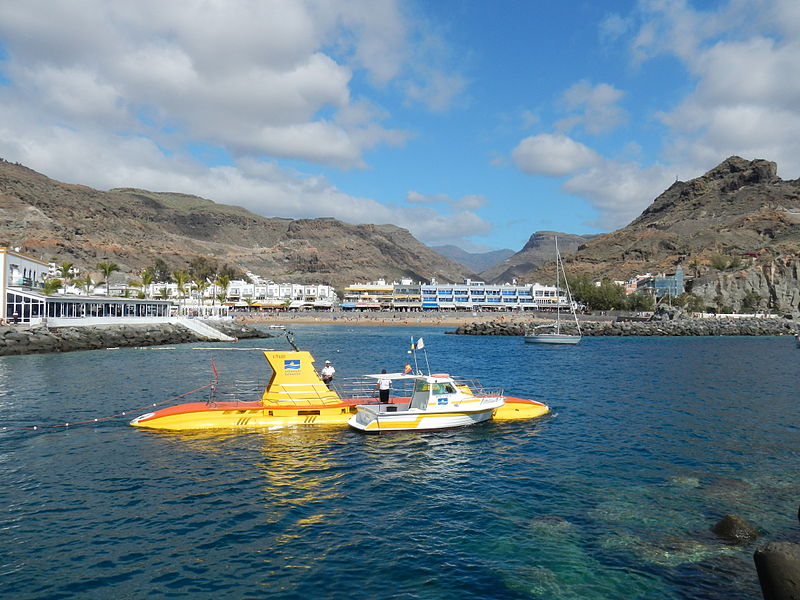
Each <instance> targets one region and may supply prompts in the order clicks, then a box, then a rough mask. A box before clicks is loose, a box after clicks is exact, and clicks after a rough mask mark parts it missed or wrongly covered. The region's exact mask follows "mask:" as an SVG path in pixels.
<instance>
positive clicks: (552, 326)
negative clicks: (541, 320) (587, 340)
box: [525, 237, 581, 345]
mask: <svg viewBox="0 0 800 600" xmlns="http://www.w3.org/2000/svg"><path fill="white" fill-rule="evenodd" d="M555 243H556V320H555V322H553V323H548V324H547V325H537V326H535V327H533V328H531V329H528V331H527V332H526V333H525V343H527V344H562V345H575V344H577V343H578V342H580V341H581V326H580V323H578V315H577V313H576V312H575V304H574V303H573V301H572V292H570V289H569V282H568V281H567V274H566V272H565V271H564V261H563V260H561V253H560V252H559V251H558V238H557V237H556V238H555ZM562 279H563V281H564V289H565V290H566V292H567V301H568V302H569V309H570V312H571V313H572V318H573V319H574V320H575V328H576V330H577V332H578V333H577V334H572V333H562V332H561V294H560V293H559V290H561V287H560V284H561V280H562Z"/></svg>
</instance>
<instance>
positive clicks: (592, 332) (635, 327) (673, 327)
mask: <svg viewBox="0 0 800 600" xmlns="http://www.w3.org/2000/svg"><path fill="white" fill-rule="evenodd" d="M526 330H527V326H526V325H524V324H520V323H506V322H504V321H490V322H478V323H470V324H468V325H462V326H461V327H458V328H457V329H456V330H455V331H451V332H448V333H453V334H456V335H520V336H521V335H525V332H526ZM797 330H798V324H797V322H796V321H794V320H793V319H788V318H757V317H743V318H736V319H695V318H691V317H689V316H686V314H685V313H683V312H682V311H680V310H664V311H662V312H660V313H657V314H656V315H654V317H653V319H652V320H650V321H623V320H616V321H612V322H597V321H586V322H583V323H581V334H582V335H584V336H587V337H593V336H720V335H746V336H754V335H795V333H796V332H797ZM561 331H562V332H563V333H569V334H575V333H577V328H576V326H575V323H573V322H562V324H561Z"/></svg>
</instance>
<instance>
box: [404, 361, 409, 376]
mask: <svg viewBox="0 0 800 600" xmlns="http://www.w3.org/2000/svg"><path fill="white" fill-rule="evenodd" d="M409 373H411V365H410V364H409V363H406V366H405V367H403V375H408V374H409Z"/></svg>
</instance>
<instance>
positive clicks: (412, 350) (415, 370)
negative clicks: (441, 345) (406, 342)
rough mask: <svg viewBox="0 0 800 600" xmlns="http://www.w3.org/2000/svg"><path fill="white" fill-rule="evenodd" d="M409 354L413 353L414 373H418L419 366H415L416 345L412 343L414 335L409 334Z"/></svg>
mask: <svg viewBox="0 0 800 600" xmlns="http://www.w3.org/2000/svg"><path fill="white" fill-rule="evenodd" d="M409 352H411V354H413V355H414V373H419V367H418V366H417V347H416V346H415V345H414V336H413V335H412V336H411V350H409Z"/></svg>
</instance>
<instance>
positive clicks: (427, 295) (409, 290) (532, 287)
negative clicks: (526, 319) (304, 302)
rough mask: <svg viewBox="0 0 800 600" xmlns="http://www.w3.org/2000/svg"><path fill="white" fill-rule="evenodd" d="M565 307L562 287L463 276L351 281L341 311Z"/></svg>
mask: <svg viewBox="0 0 800 600" xmlns="http://www.w3.org/2000/svg"><path fill="white" fill-rule="evenodd" d="M559 305H560V306H561V307H562V308H566V307H569V301H568V300H567V297H566V294H565V292H564V290H561V293H560V294H559V291H558V290H557V289H556V287H555V286H548V285H541V284H539V283H533V284H526V285H518V284H516V283H514V284H508V283H504V284H487V283H484V282H483V281H472V280H470V279H467V280H466V281H464V283H456V284H450V283H448V284H441V283H436V280H432V281H431V283H428V284H424V283H414V282H412V281H411V280H410V279H403V280H401V281H400V283H397V282H393V283H387V282H386V281H384V280H383V279H379V280H378V281H373V282H369V283H354V284H352V285H349V286H347V287H346V288H345V290H344V299H343V301H342V304H341V308H342V309H343V310H377V309H392V310H400V311H408V310H412V311H413V310H541V309H555V308H556V307H557V306H559Z"/></svg>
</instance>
